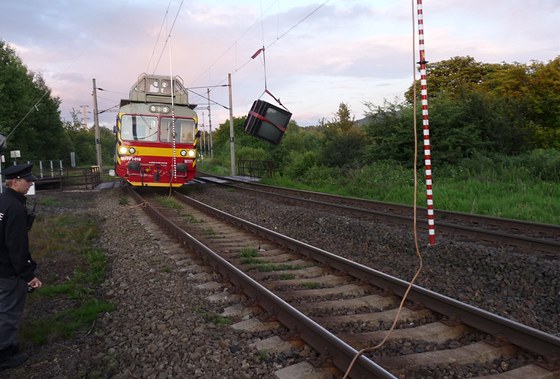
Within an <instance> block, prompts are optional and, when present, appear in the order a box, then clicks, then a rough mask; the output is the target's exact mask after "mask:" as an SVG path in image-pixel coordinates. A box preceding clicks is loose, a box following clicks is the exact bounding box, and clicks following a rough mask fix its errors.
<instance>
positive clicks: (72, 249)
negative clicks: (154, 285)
mask: <svg viewBox="0 0 560 379" xmlns="http://www.w3.org/2000/svg"><path fill="white" fill-rule="evenodd" d="M41 204H42V205H43V206H56V205H57V202H56V201H53V199H49V198H45V199H43V200H42V201H41ZM97 227H98V224H96V223H95V222H93V220H91V219H89V218H87V217H85V216H83V215H76V214H65V215H60V216H56V217H38V218H37V219H36V220H35V225H34V226H33V229H32V230H31V238H30V245H31V246H30V247H31V249H32V250H33V252H34V256H35V257H36V258H38V259H39V261H40V260H41V259H43V260H44V259H49V260H51V261H52V262H53V264H56V262H57V260H58V261H60V260H62V259H63V258H62V257H60V255H62V254H64V255H65V257H64V261H65V262H73V265H72V266H73V267H65V268H66V269H67V270H68V272H69V275H68V276H66V275H59V274H58V273H57V274H56V275H52V274H51V275H47V276H46V277H44V278H43V280H44V282H45V285H44V286H43V287H42V288H41V290H39V291H35V292H34V293H33V294H32V295H31V296H30V299H29V300H28V301H30V302H37V303H40V304H41V303H43V304H48V303H52V302H56V303H58V304H66V305H65V306H64V309H63V310H61V311H58V312H48V313H47V314H46V315H38V316H37V317H34V318H32V319H30V320H27V321H25V322H23V323H22V327H21V336H22V337H23V338H24V339H26V340H30V341H33V342H34V343H37V344H44V343H46V342H48V341H52V340H56V339H59V338H70V337H72V336H73V335H74V334H75V333H76V332H78V331H84V330H87V329H88V328H90V327H91V325H92V322H94V320H95V319H96V318H97V317H98V315H99V314H100V313H102V312H107V311H111V310H113V309H114V308H115V306H114V305H113V304H111V303H109V302H106V301H104V300H101V299H98V298H97V297H96V293H95V292H96V289H97V288H98V287H99V285H100V284H101V283H102V282H103V280H105V275H106V267H107V259H106V257H105V255H104V254H103V252H102V251H100V250H99V249H97V248H96V247H95V246H94V244H95V238H96V237H97V235H98V230H97Z"/></svg>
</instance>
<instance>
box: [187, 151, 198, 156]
mask: <svg viewBox="0 0 560 379" xmlns="http://www.w3.org/2000/svg"><path fill="white" fill-rule="evenodd" d="M187 155H188V156H189V158H194V157H195V156H196V150H189V151H187Z"/></svg>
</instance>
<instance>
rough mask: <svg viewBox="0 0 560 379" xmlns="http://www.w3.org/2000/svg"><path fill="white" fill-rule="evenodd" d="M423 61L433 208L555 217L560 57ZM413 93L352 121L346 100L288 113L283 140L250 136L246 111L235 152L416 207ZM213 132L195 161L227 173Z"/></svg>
mask: <svg viewBox="0 0 560 379" xmlns="http://www.w3.org/2000/svg"><path fill="white" fill-rule="evenodd" d="M428 69H429V70H428V71H429V74H428V94H429V96H430V98H429V105H430V109H429V115H430V142H431V163H432V175H433V197H434V204H435V208H436V210H437V209H444V210H452V211H460V212H468V213H477V214H482V215H490V216H497V217H505V218H513V219H521V220H531V221H535V222H542V223H549V224H560V57H557V58H555V59H553V60H551V61H550V62H548V63H541V62H532V63H531V64H528V65H524V64H518V63H514V64H507V63H502V64H485V63H480V62H477V61H475V60H474V58H472V57H455V58H452V59H449V60H446V61H442V62H436V63H433V64H430V65H429V67H428ZM417 86H418V88H419V84H418V83H417ZM419 92H420V91H416V93H417V96H419ZM413 93H414V91H413V87H412V86H411V87H410V88H409V89H408V90H407V91H406V92H405V94H404V98H405V99H404V100H403V101H400V102H393V103H390V102H385V103H384V104H383V105H376V104H372V103H368V102H365V104H366V105H367V108H368V112H367V113H366V114H365V117H364V118H363V119H360V120H358V121H356V120H355V118H354V117H352V116H351V110H350V109H349V107H348V106H347V105H346V104H345V103H340V106H339V109H338V111H337V112H336V113H335V114H334V115H333V118H332V119H331V120H328V121H327V120H319V121H318V125H316V126H311V127H299V126H298V125H297V123H296V122H295V121H294V120H292V121H291V122H290V124H289V126H288V130H287V132H286V134H285V135H284V137H283V139H282V141H281V143H280V144H279V145H271V144H268V143H267V142H264V141H261V140H258V139H256V138H253V137H251V136H249V135H247V134H246V133H245V132H244V131H243V124H244V121H245V117H241V118H234V125H235V141H236V148H235V149H236V150H235V153H236V161H237V162H240V161H243V160H263V161H271V162H273V163H274V165H275V171H274V175H272V177H265V178H263V182H265V183H269V184H274V185H281V186H286V187H295V188H301V189H307V190H314V191H321V192H327V193H336V194H342V195H348V196H356V197H363V198H368V199H373V200H381V201H387V202H395V203H404V204H411V205H412V204H413V202H414V188H415V173H416V180H417V182H416V184H417V191H416V195H417V204H418V206H420V207H425V206H426V200H425V199H426V194H425V169H424V151H423V148H424V145H423V142H422V138H423V137H422V115H421V109H420V107H419V106H418V107H417V108H416V109H417V111H416V114H414V107H413V100H414V97H413ZM415 118H416V124H417V126H416V130H415V128H414V119H415ZM415 133H416V134H415ZM213 141H214V145H213V148H214V155H213V158H212V159H209V158H208V157H207V155H208V154H205V156H206V158H205V159H204V160H202V162H200V163H199V165H198V168H199V170H207V171H211V172H215V173H218V174H229V173H230V152H229V141H230V136H229V121H227V122H225V123H223V124H221V125H220V128H219V129H218V130H217V131H216V133H215V135H214V138H213ZM415 141H416V142H417V150H415ZM415 157H416V162H417V165H416V172H415V170H414V167H415V166H414V162H415ZM436 218H437V214H436Z"/></svg>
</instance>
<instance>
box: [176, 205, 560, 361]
mask: <svg viewBox="0 0 560 379" xmlns="http://www.w3.org/2000/svg"><path fill="white" fill-rule="evenodd" d="M181 199H183V200H185V201H186V202H187V203H188V204H189V205H191V206H193V207H195V208H197V209H200V210H203V211H204V212H207V213H210V214H212V215H213V216H215V217H217V218H220V219H222V220H226V221H227V222H229V223H232V224H234V225H237V226H239V227H242V228H244V229H246V230H248V231H250V232H252V233H255V234H257V235H260V236H262V237H265V238H267V239H269V240H271V241H274V242H276V243H278V244H280V245H282V246H284V247H287V248H289V249H291V250H294V251H296V252H298V253H301V254H304V255H306V256H308V257H310V258H312V259H314V260H316V261H319V262H322V263H324V264H327V265H329V266H330V267H334V268H337V269H339V270H341V271H343V272H347V273H349V274H350V275H352V276H354V277H356V278H359V279H361V280H363V281H365V282H368V283H370V284H372V285H374V286H377V287H380V288H383V289H386V290H389V291H391V292H393V293H395V294H396V295H398V296H401V297H402V296H404V294H405V292H406V290H407V288H408V287H409V285H410V283H409V282H407V281H404V280H401V279H399V278H396V277H393V276H390V275H387V274H385V273H383V272H380V271H377V270H374V269H372V268H369V267H366V266H364V265H362V264H359V263H356V262H353V261H350V260H348V259H346V258H343V257H340V256H337V255H335V254H332V253H330V252H328V251H325V250H323V249H319V248H317V247H314V246H311V245H308V244H306V243H304V242H301V241H297V240H295V239H293V238H290V237H287V236H284V235H282V234H279V233H277V232H274V231H272V230H269V229H266V228H263V227H261V226H258V225H256V224H253V223H251V222H249V221H246V220H243V219H240V218H238V217H236V216H233V215H230V214H227V213H225V212H223V211H221V210H219V209H216V208H213V207H209V206H207V205H205V204H203V203H201V202H200V201H198V200H195V199H193V198H190V197H187V196H185V195H182V196H181ZM408 299H409V300H411V301H413V302H414V303H417V304H420V305H423V306H425V307H426V308H428V309H430V310H433V311H435V312H438V313H440V314H442V315H446V316H448V317H450V318H453V319H456V320H459V321H461V322H463V323H465V324H466V325H469V326H471V327H473V328H475V329H477V330H480V331H484V332H486V333H488V334H491V335H493V336H495V337H496V338H498V339H504V338H505V339H507V340H508V341H509V342H510V343H512V344H514V345H517V346H520V347H522V348H524V349H527V350H529V351H532V352H534V353H537V354H539V355H542V356H544V357H547V358H550V359H551V360H554V359H557V358H558V357H560V338H559V337H556V336H554V335H551V334H547V333H545V332H542V331H540V330H538V329H534V328H531V327H529V326H526V325H523V324H520V323H518V322H516V321H512V320H509V319H507V318H505V317H502V316H499V315H496V314H493V313H490V312H488V311H485V310H483V309H479V308H476V307H473V306H471V305H468V304H466V303H463V302H460V301H458V300H455V299H452V298H449V297H447V296H444V295H441V294H438V293H435V292H433V291H430V290H428V289H426V288H423V287H420V286H417V285H413V286H412V288H411V291H410V293H409V295H408Z"/></svg>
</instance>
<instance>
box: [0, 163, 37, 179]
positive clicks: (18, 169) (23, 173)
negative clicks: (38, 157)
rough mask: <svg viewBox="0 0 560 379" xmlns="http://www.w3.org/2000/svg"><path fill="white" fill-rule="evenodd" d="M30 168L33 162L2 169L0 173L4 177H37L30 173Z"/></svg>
mask: <svg viewBox="0 0 560 379" xmlns="http://www.w3.org/2000/svg"><path fill="white" fill-rule="evenodd" d="M32 168H33V163H25V164H18V165H15V166H10V167H7V168H6V169H4V170H2V175H3V176H4V178H5V179H25V180H37V177H36V176H35V175H33V174H32V173H31V169H32Z"/></svg>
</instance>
